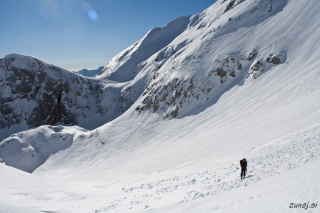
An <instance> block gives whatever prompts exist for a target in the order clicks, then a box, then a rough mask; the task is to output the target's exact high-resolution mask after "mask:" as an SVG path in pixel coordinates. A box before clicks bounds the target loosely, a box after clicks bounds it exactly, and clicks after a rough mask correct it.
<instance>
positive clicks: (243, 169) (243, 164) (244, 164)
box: [240, 158, 247, 180]
mask: <svg viewBox="0 0 320 213" xmlns="http://www.w3.org/2000/svg"><path fill="white" fill-rule="evenodd" d="M240 166H241V175H240V176H241V180H243V179H244V177H245V176H246V171H247V160H246V159H245V158H243V159H242V160H240Z"/></svg>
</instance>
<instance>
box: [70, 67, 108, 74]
mask: <svg viewBox="0 0 320 213" xmlns="http://www.w3.org/2000/svg"><path fill="white" fill-rule="evenodd" d="M103 68H104V67H103V66H101V67H99V68H98V69H95V70H88V69H82V70H79V71H73V73H76V74H78V75H82V76H84V77H96V76H97V75H99V74H100V73H101V71H102V70H103Z"/></svg>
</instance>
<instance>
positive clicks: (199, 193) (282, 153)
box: [94, 126, 320, 213]
mask: <svg viewBox="0 0 320 213" xmlns="http://www.w3.org/2000/svg"><path fill="white" fill-rule="evenodd" d="M248 156H251V157H250V158H247V160H248V171H247V176H246V178H245V179H244V180H243V181H240V166H239V165H238V163H232V164H231V165H229V166H224V167H218V168H217V169H216V170H215V171H204V172H202V173H191V174H188V175H184V176H174V177H171V178H168V179H163V180H160V181H156V182H149V183H144V184H141V185H137V186H132V187H125V188H122V191H123V194H122V197H121V198H118V199H116V200H113V201H112V202H109V203H108V204H106V205H105V206H104V207H102V208H100V209H97V210H95V211H94V212H95V213H102V212H112V211H116V210H117V208H118V207H120V206H131V207H130V208H129V210H134V212H136V211H147V210H152V208H153V207H155V208H156V207H160V206H162V205H163V203H166V204H167V205H172V204H176V201H177V200H179V202H178V203H183V202H188V201H190V200H197V199H201V198H204V197H207V196H213V195H216V194H219V193H222V192H224V191H229V190H233V189H236V188H239V187H245V186H248V185H250V184H254V183H257V182H258V181H260V180H262V179H265V178H267V177H273V176H277V175H279V174H281V173H283V172H287V171H290V170H293V169H296V168H298V167H301V166H303V165H305V164H308V163H310V162H313V161H315V160H317V159H320V126H313V127H311V128H308V129H305V130H302V131H298V132H295V133H292V134H290V135H287V136H285V137H282V138H280V139H277V140H274V141H272V142H270V143H268V144H265V145H263V146H261V147H255V148H252V149H251V150H250V151H248ZM172 197H175V199H170V198H172ZM177 197H179V199H177ZM170 200H171V201H170Z"/></svg>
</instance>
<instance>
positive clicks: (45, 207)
mask: <svg viewBox="0 0 320 213" xmlns="http://www.w3.org/2000/svg"><path fill="white" fill-rule="evenodd" d="M319 11H320V2H319V1H309V0H301V1H294V0H279V1H276V0H245V1H244V0H221V1H217V2H216V3H215V4H213V5H212V6H211V7H209V8H207V9H206V10H204V11H203V12H201V13H199V14H196V15H193V16H190V17H182V18H178V19H176V20H175V21H173V22H171V23H170V24H168V25H166V26H165V27H163V28H158V29H155V30H151V31H150V32H149V33H148V34H147V35H146V36H145V37H144V38H143V39H142V40H140V41H139V42H137V43H136V44H135V45H133V46H131V47H129V48H128V49H126V50H124V51H123V52H121V53H120V54H119V55H117V56H116V57H115V58H114V59H112V60H111V61H110V62H109V64H108V65H107V66H106V67H105V69H104V72H103V73H102V74H101V75H100V76H98V77H96V78H94V80H95V81H96V82H97V85H99V87H100V88H101V91H102V92H101V93H102V94H104V95H103V96H101V97H103V98H104V99H103V98H102V99H101V100H100V102H99V104H101V106H104V105H105V104H107V101H106V100H107V97H108V96H109V95H111V94H113V97H121V98H122V101H120V102H118V105H113V106H114V107H115V108H117V109H118V108H120V107H124V108H123V109H124V110H123V113H121V114H119V116H117V117H115V118H114V119H113V120H112V121H110V122H108V123H106V124H104V125H102V126H100V127H98V128H95V129H92V130H90V131H86V130H84V129H82V128H80V127H62V126H57V127H53V126H42V127H39V128H36V129H33V130H29V131H25V132H21V133H16V134H15V135H14V136H11V137H9V138H7V139H5V140H3V141H2V142H1V145H5V147H1V148H0V158H1V159H2V160H3V162H6V163H7V164H9V165H10V164H12V165H13V166H14V167H16V168H19V169H21V170H24V171H28V172H32V173H31V174H30V173H27V172H24V171H21V170H18V169H16V168H12V167H10V166H7V165H5V163H0V170H1V171H0V172H1V178H0V188H1V191H0V200H1V202H0V209H1V210H3V211H7V212H14V213H18V212H22V209H23V212H28V211H29V212H58V213H69V212H77V213H78V212H80V213H81V212H92V213H105V212H240V213H241V212H266V213H267V212H302V211H303V212H319V209H320V206H319V202H320V179H319V177H320V167H319V163H320V122H319V121H320V105H319V103H320V86H319V82H320V69H319V67H320V61H319V58H320V37H319V35H320V28H319V26H320V13H319ZM170 26H171V27H170ZM176 26H179V27H180V28H177V31H175V32H173V33H172V34H170V32H171V31H170V30H168V29H169V27H170V28H175V27H176ZM157 33H159V35H161V36H159V37H157ZM163 36H165V37H163ZM162 39H163V40H162ZM164 40H165V41H164ZM147 41H148V42H147ZM157 41H159V42H157ZM144 42H147V43H145V46H144ZM147 44H148V45H147ZM153 44H157V45H159V46H157V47H154V46H152V45H153ZM149 46H150V52H148V51H146V49H148V47H149ZM138 50H140V51H138ZM151 50H152V51H151ZM19 66H20V65H19ZM22 66H24V65H23V63H22V64H21V67H22ZM128 67H130V69H127V68H128ZM0 73H1V72H0ZM92 79H93V78H92ZM98 91H99V90H98ZM119 94H120V96H119ZM124 100H125V101H124ZM128 103H130V104H128ZM126 104H127V105H126ZM55 128H58V129H59V131H57V132H56V131H55V130H54V129H55ZM46 134H47V136H48V137H44V135H46ZM57 135H59V136H58V137H55V136H57ZM60 136H62V137H67V136H68V139H66V140H65V142H63V140H60V139H59V138H60ZM32 138H33V139H32ZM35 139H36V140H37V144H39V145H38V146H36V145H35V144H34V143H33V140H35ZM38 139H39V140H38ZM8 141H10V143H9V144H8V143H7V142H8ZM38 141H39V142H38ZM45 144H47V145H48V146H50V147H51V148H48V149H47V150H46V151H44V150H45V149H44V145H45ZM37 150H38V152H37ZM9 152H12V154H8V153H9ZM32 153H35V154H34V157H32ZM30 155H31V156H30ZM37 156H39V159H41V161H42V162H43V161H45V162H44V163H43V164H42V162H41V163H40V160H35V157H37ZM244 157H245V158H246V159H247V161H248V171H247V176H246V178H245V179H244V180H243V181H241V180H240V165H239V160H240V159H242V158H244ZM20 162H23V164H20ZM40 164H41V165H40ZM19 166H20V167H19ZM34 169H35V170H34Z"/></svg>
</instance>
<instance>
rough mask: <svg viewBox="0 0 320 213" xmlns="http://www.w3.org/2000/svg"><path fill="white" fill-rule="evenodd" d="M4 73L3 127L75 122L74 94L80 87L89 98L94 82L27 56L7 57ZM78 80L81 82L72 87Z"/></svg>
mask: <svg viewBox="0 0 320 213" xmlns="http://www.w3.org/2000/svg"><path fill="white" fill-rule="evenodd" d="M0 72H1V78H0V87H1V88H3V90H2V91H1V93H0V102H1V107H0V112H1V117H0V127H1V129H3V128H6V127H10V126H11V125H14V124H19V123H21V122H23V121H25V123H26V124H27V125H28V127H30V128H31V127H37V126H40V125H43V124H49V125H54V124H56V123H58V122H59V123H62V124H65V125H75V124H77V123H78V122H77V119H76V115H75V114H76V113H75V112H73V111H72V110H71V108H72V106H74V105H75V104H76V103H75V100H73V98H71V95H72V94H70V93H74V92H76V91H75V90H74V88H76V87H80V90H79V91H78V92H80V91H81V94H83V95H82V96H83V97H82V98H84V99H85V98H89V96H90V95H92V91H93V88H92V84H91V82H90V81H88V80H86V79H84V78H81V77H80V76H77V75H70V76H66V75H65V74H69V73H66V71H65V70H63V69H61V68H58V67H55V66H53V65H49V64H46V63H44V62H43V61H41V60H39V59H36V58H31V57H27V56H21V55H16V54H12V55H8V56H6V57H5V59H2V60H1V63H0ZM66 77H70V78H69V79H68V78H66ZM69 80H71V81H69ZM75 82H77V83H79V85H78V86H72V87H71V88H72V89H70V84H74V83H75ZM80 83H81V85H80Z"/></svg>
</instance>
